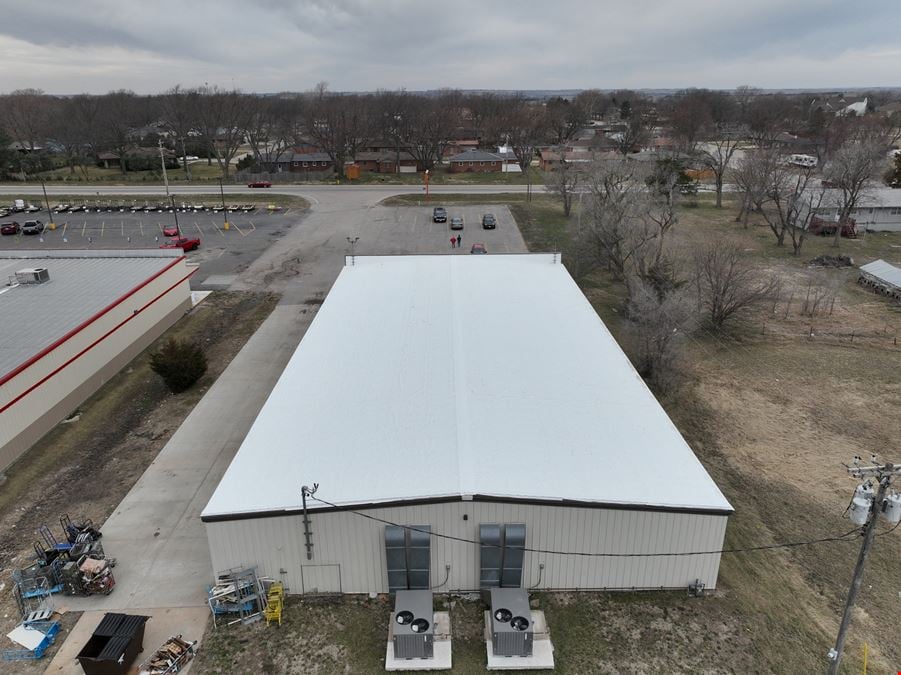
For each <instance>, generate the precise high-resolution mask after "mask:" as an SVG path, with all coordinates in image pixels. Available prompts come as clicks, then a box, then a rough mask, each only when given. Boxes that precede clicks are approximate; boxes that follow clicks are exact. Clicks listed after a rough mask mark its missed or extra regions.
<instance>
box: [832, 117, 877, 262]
mask: <svg viewBox="0 0 901 675" xmlns="http://www.w3.org/2000/svg"><path fill="white" fill-rule="evenodd" d="M886 150H887V146H886V140H885V137H884V136H882V135H881V134H873V133H866V132H864V133H863V134H861V135H859V136H858V137H857V138H855V139H853V140H852V141H849V142H846V143H845V144H844V145H842V146H841V147H840V148H839V149H838V150H836V152H835V154H834V155H833V156H832V159H831V160H830V161H829V162H828V163H827V164H826V166H825V168H824V169H823V180H825V181H827V183H828V184H829V185H832V186H834V189H833V190H831V191H830V193H829V196H828V198H827V203H830V204H831V205H833V206H834V207H835V209H836V211H837V215H838V223H837V226H836V228H835V240H834V242H833V246H838V245H839V242H840V240H841V235H842V229H843V227H844V225H845V224H846V223H847V222H848V220H849V219H850V217H851V212H852V211H854V210H855V209H856V208H857V207H858V206H860V205H861V204H862V202H863V200H864V199H865V198H866V196H867V193H868V191H869V189H870V187H871V186H872V183H873V180H874V179H875V178H876V177H877V176H879V175H881V173H882V170H883V168H884V165H885V163H886Z"/></svg>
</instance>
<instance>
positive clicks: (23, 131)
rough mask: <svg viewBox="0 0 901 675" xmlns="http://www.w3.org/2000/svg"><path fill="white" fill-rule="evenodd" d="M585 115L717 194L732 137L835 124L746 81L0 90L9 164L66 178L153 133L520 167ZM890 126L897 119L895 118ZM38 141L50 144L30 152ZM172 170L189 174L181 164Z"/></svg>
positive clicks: (226, 151) (836, 140)
mask: <svg viewBox="0 0 901 675" xmlns="http://www.w3.org/2000/svg"><path fill="white" fill-rule="evenodd" d="M878 95H879V94H877V96H878ZM870 100H874V101H875V100H876V99H875V98H872V97H871V99H870ZM880 119H881V118H880ZM592 120H608V121H611V122H613V123H615V124H616V127H617V130H616V133H614V134H610V135H609V138H610V140H611V141H612V143H613V144H614V146H615V148H616V150H618V151H619V152H621V153H622V154H623V155H627V154H629V153H632V152H634V151H636V150H637V149H640V148H642V147H645V146H647V145H648V144H649V143H651V141H652V139H653V138H654V137H655V136H657V135H659V134H660V133H666V134H667V135H668V136H669V137H670V138H671V139H672V141H673V143H674V144H675V149H676V150H678V151H680V152H684V153H698V152H700V154H701V155H702V157H703V160H704V163H705V164H706V165H707V166H709V167H710V168H711V170H712V171H713V173H714V174H715V176H716V181H717V187H718V190H717V194H718V199H719V195H720V194H721V189H720V188H721V186H722V180H723V177H724V174H725V168H726V167H727V166H728V164H729V160H730V158H731V157H732V155H733V153H734V152H735V149H736V148H737V147H738V144H739V143H740V142H744V141H746V140H750V141H751V142H754V143H755V144H757V145H758V146H761V147H768V146H772V145H773V144H774V143H775V142H776V140H777V139H778V137H779V135H780V134H782V133H790V134H799V135H804V136H806V137H808V138H812V139H816V148H815V149H816V152H817V153H818V154H820V153H821V154H822V155H823V156H826V155H828V154H829V153H830V152H831V149H832V148H833V147H837V146H838V145H841V143H842V139H843V137H844V135H845V134H846V133H847V132H846V130H845V129H844V125H843V122H844V121H846V120H844V118H839V117H836V116H835V115H834V113H833V112H832V111H831V110H826V109H824V106H823V104H822V103H819V102H818V99H817V96H816V95H812V94H805V95H794V96H789V95H783V94H764V93H762V92H760V91H757V90H754V89H752V88H750V87H739V88H738V89H736V90H735V91H713V90H706V89H688V90H684V91H680V92H677V93H675V94H672V95H668V96H658V97H651V96H649V95H647V94H645V93H642V92H635V91H627V90H623V91H615V92H602V91H599V90H586V91H583V92H581V93H579V94H578V95H576V96H574V97H572V98H562V97H552V98H549V99H545V100H533V99H529V98H528V97H527V96H526V95H524V94H522V93H490V92H489V93H466V92H461V91H457V90H442V91H440V92H437V93H434V94H428V95H427V94H419V93H413V92H407V91H404V90H400V91H378V92H374V93H340V92H332V91H329V89H328V86H327V84H326V83H319V84H318V85H317V86H316V87H314V88H313V89H312V90H311V91H307V92H301V93H291V92H285V93H280V94H275V95H257V94H249V93H244V92H241V91H238V90H234V89H232V90H228V89H223V88H220V87H218V86H215V85H214V86H207V85H205V86H203V87H194V88H185V87H181V86H175V87H172V88H171V89H169V90H168V91H165V92H163V93H161V94H157V95H138V94H135V93H134V92H131V91H127V90H119V91H112V92H109V93H107V94H104V95H89V94H81V95H77V96H65V97H63V96H53V95H49V94H45V93H44V92H42V91H40V90H34V89H26V90H18V91H14V92H11V93H9V94H6V95H3V96H2V97H0V127H2V129H3V131H4V132H5V133H6V135H7V137H8V139H9V140H11V141H15V142H17V143H18V144H19V148H20V149H21V150H22V152H20V153H18V154H19V157H14V158H11V161H15V162H18V164H19V165H21V166H19V167H18V168H19V169H20V170H25V169H31V170H34V169H38V170H40V169H41V168H45V167H42V166H34V165H35V164H40V163H41V162H46V161H47V155H48V154H53V155H55V156H57V157H61V158H62V159H63V162H64V163H65V166H67V167H68V168H69V171H70V173H72V174H73V175H74V174H75V173H76V171H77V169H78V168H79V167H80V166H84V165H86V164H88V165H89V164H92V163H93V162H94V160H95V159H96V157H97V156H98V155H99V154H100V153H104V152H106V153H112V154H113V155H116V156H118V162H119V166H120V169H121V170H122V171H123V172H124V171H125V170H126V168H127V165H126V155H127V154H128V152H129V151H130V150H132V149H133V148H135V147H136V146H137V147H140V146H142V145H143V146H145V147H152V146H155V145H156V144H157V142H158V140H159V139H160V138H162V140H163V143H164V145H166V146H167V147H168V148H169V149H170V150H171V151H172V152H174V153H175V154H177V155H196V156H199V157H203V158H206V159H207V161H208V162H209V163H210V164H212V163H213V162H215V163H216V164H217V165H218V166H219V168H220V170H221V172H222V174H223V176H226V177H227V176H228V175H229V172H230V170H231V166H232V163H233V160H234V159H235V156H236V155H237V153H238V152H239V148H241V147H242V146H243V145H244V144H245V143H246V144H249V145H250V147H251V149H252V151H253V155H254V157H255V160H256V161H257V162H259V163H260V164H261V165H271V164H273V163H275V162H277V161H278V159H279V158H281V157H282V156H284V155H285V153H287V152H289V151H290V150H291V148H294V147H309V146H314V147H315V148H317V150H318V151H319V152H322V153H325V154H326V155H328V157H329V159H330V161H331V164H332V166H333V169H334V170H335V171H336V172H337V173H339V174H340V173H341V172H342V171H343V166H344V163H345V161H347V160H349V159H352V158H353V156H354V155H355V154H356V153H357V152H358V151H359V150H360V148H362V147H363V146H364V145H365V144H366V143H367V142H368V141H371V140H373V139H379V140H381V141H384V142H389V143H392V144H394V145H395V146H396V147H397V148H398V150H400V149H402V150H403V151H405V152H408V153H410V154H411V155H412V156H413V157H414V158H415V159H416V160H417V163H418V164H419V165H420V167H421V168H423V169H427V168H432V167H433V166H434V165H435V164H436V163H437V162H438V161H440V158H441V157H442V155H443V152H444V149H445V148H446V146H447V144H448V143H449V141H450V140H451V139H453V138H454V137H455V135H457V136H459V135H461V134H470V135H472V136H474V137H476V138H478V140H479V142H480V144H481V146H482V147H486V148H490V147H495V146H499V145H501V144H507V145H508V146H509V147H510V149H511V151H512V152H513V153H514V154H515V156H516V160H517V162H518V163H519V164H520V166H521V167H522V168H523V169H525V168H527V167H528V166H530V165H531V163H532V161H533V159H534V157H535V154H536V152H537V150H538V149H539V148H541V147H560V146H565V145H566V144H567V143H568V142H570V141H571V140H572V139H573V138H574V137H575V136H576V135H577V134H578V133H579V132H580V131H581V130H582V129H584V128H585V127H586V125H587V124H588V123H589V122H591V121H592ZM895 128H896V129H897V128H901V123H899V121H898V120H897V119H896V120H895ZM4 145H7V144H4ZM39 148H45V149H46V148H49V149H50V150H52V153H47V152H44V153H43V154H42V153H39V152H32V151H36V150H37V149H39ZM27 155H33V157H28V156H27ZM6 159H10V158H6ZM29 164H31V166H29ZM185 171H186V174H189V171H190V169H189V167H187V166H185Z"/></svg>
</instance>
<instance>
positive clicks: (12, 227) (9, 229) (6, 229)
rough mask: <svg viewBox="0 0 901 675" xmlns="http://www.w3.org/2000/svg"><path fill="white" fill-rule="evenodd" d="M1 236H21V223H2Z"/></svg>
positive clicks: (0, 226)
mask: <svg viewBox="0 0 901 675" xmlns="http://www.w3.org/2000/svg"><path fill="white" fill-rule="evenodd" d="M0 234H19V223H16V222H12V223H2V224H0Z"/></svg>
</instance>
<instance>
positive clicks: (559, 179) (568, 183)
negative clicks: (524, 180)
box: [544, 151, 582, 218]
mask: <svg viewBox="0 0 901 675" xmlns="http://www.w3.org/2000/svg"><path fill="white" fill-rule="evenodd" d="M561 153H562V151H561ZM581 179H582V175H581V172H580V171H579V168H578V166H577V165H575V164H573V163H572V162H567V161H566V158H565V157H561V160H560V163H559V164H558V165H557V166H556V167H554V168H553V169H552V170H550V171H545V172H544V184H545V186H546V187H547V189H548V190H549V191H550V192H552V193H554V194H556V195H557V196H558V197H560V201H561V202H563V215H564V216H566V217H567V218H569V214H570V212H571V211H572V205H573V197H574V196H575V195H576V192H577V191H578V189H579V184H580V181H581Z"/></svg>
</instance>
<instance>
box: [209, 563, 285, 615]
mask: <svg viewBox="0 0 901 675" xmlns="http://www.w3.org/2000/svg"><path fill="white" fill-rule="evenodd" d="M266 581H267V582H268V583H269V584H271V583H272V581H271V580H266ZM263 582H264V580H262V579H259V578H258V577H257V574H256V568H254V567H249V568H246V569H234V570H228V571H226V572H222V573H221V574H219V575H218V576H217V577H216V583H215V584H213V585H212V586H210V587H209V588H208V589H207V604H208V605H209V606H210V611H211V612H212V613H213V626H216V625H217V623H216V620H217V618H218V617H220V616H223V615H227V616H226V619H227V624H228V625H229V626H230V625H232V624H233V623H243V624H248V623H253V622H254V621H259V620H260V619H261V618H262V617H263V610H264V609H265V607H266V590H267V586H268V584H267V586H264V583H263Z"/></svg>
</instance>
